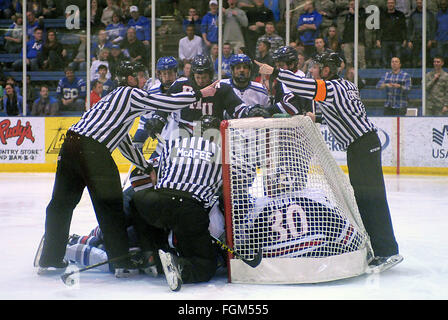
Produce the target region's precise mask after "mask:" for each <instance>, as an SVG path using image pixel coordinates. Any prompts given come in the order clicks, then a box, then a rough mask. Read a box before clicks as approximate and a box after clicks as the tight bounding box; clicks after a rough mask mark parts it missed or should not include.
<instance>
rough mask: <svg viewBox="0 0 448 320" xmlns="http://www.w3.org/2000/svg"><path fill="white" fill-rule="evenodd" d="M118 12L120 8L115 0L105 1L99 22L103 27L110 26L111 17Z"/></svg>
mask: <svg viewBox="0 0 448 320" xmlns="http://www.w3.org/2000/svg"><path fill="white" fill-rule="evenodd" d="M119 10H120V8H119V7H118V6H117V4H116V1H115V0H106V7H105V8H103V13H102V15H101V22H102V23H103V25H105V26H108V25H110V24H111V23H112V16H113V15H114V13H115V12H118V11H119Z"/></svg>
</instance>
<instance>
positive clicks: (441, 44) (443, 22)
mask: <svg viewBox="0 0 448 320" xmlns="http://www.w3.org/2000/svg"><path fill="white" fill-rule="evenodd" d="M436 23H437V29H436V37H435V40H436V41H437V48H436V53H437V55H439V56H442V57H443V58H444V59H445V60H446V59H447V58H448V0H441V1H440V10H439V12H438V13H437V16H436Z"/></svg>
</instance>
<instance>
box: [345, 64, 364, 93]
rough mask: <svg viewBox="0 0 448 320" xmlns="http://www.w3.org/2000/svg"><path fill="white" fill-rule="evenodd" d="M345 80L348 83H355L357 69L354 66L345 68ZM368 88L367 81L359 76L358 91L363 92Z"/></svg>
mask: <svg viewBox="0 0 448 320" xmlns="http://www.w3.org/2000/svg"><path fill="white" fill-rule="evenodd" d="M344 78H345V79H346V80H348V81H351V82H353V83H355V68H354V67H353V66H352V65H347V67H346V68H345V76H344ZM365 86H366V80H365V79H362V78H361V77H360V76H359V75H358V89H359V90H361V89H362V88H364V87H365Z"/></svg>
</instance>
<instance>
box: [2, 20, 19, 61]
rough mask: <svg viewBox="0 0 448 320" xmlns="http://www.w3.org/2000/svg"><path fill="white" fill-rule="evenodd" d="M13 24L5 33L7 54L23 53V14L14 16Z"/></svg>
mask: <svg viewBox="0 0 448 320" xmlns="http://www.w3.org/2000/svg"><path fill="white" fill-rule="evenodd" d="M13 20H15V22H13V24H11V26H10V27H9V28H8V30H7V31H6V33H5V37H4V39H5V42H4V44H5V50H6V52H7V53H20V52H21V51H22V40H23V39H22V38H23V17H22V14H21V13H16V14H15V15H13Z"/></svg>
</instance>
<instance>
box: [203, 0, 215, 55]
mask: <svg viewBox="0 0 448 320" xmlns="http://www.w3.org/2000/svg"><path fill="white" fill-rule="evenodd" d="M209 6H210V11H209V12H207V13H206V15H205V16H204V17H202V23H201V32H202V39H203V40H204V43H205V48H206V50H207V52H210V48H211V47H212V45H213V44H214V43H218V1H216V0H211V1H210V2H209Z"/></svg>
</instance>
